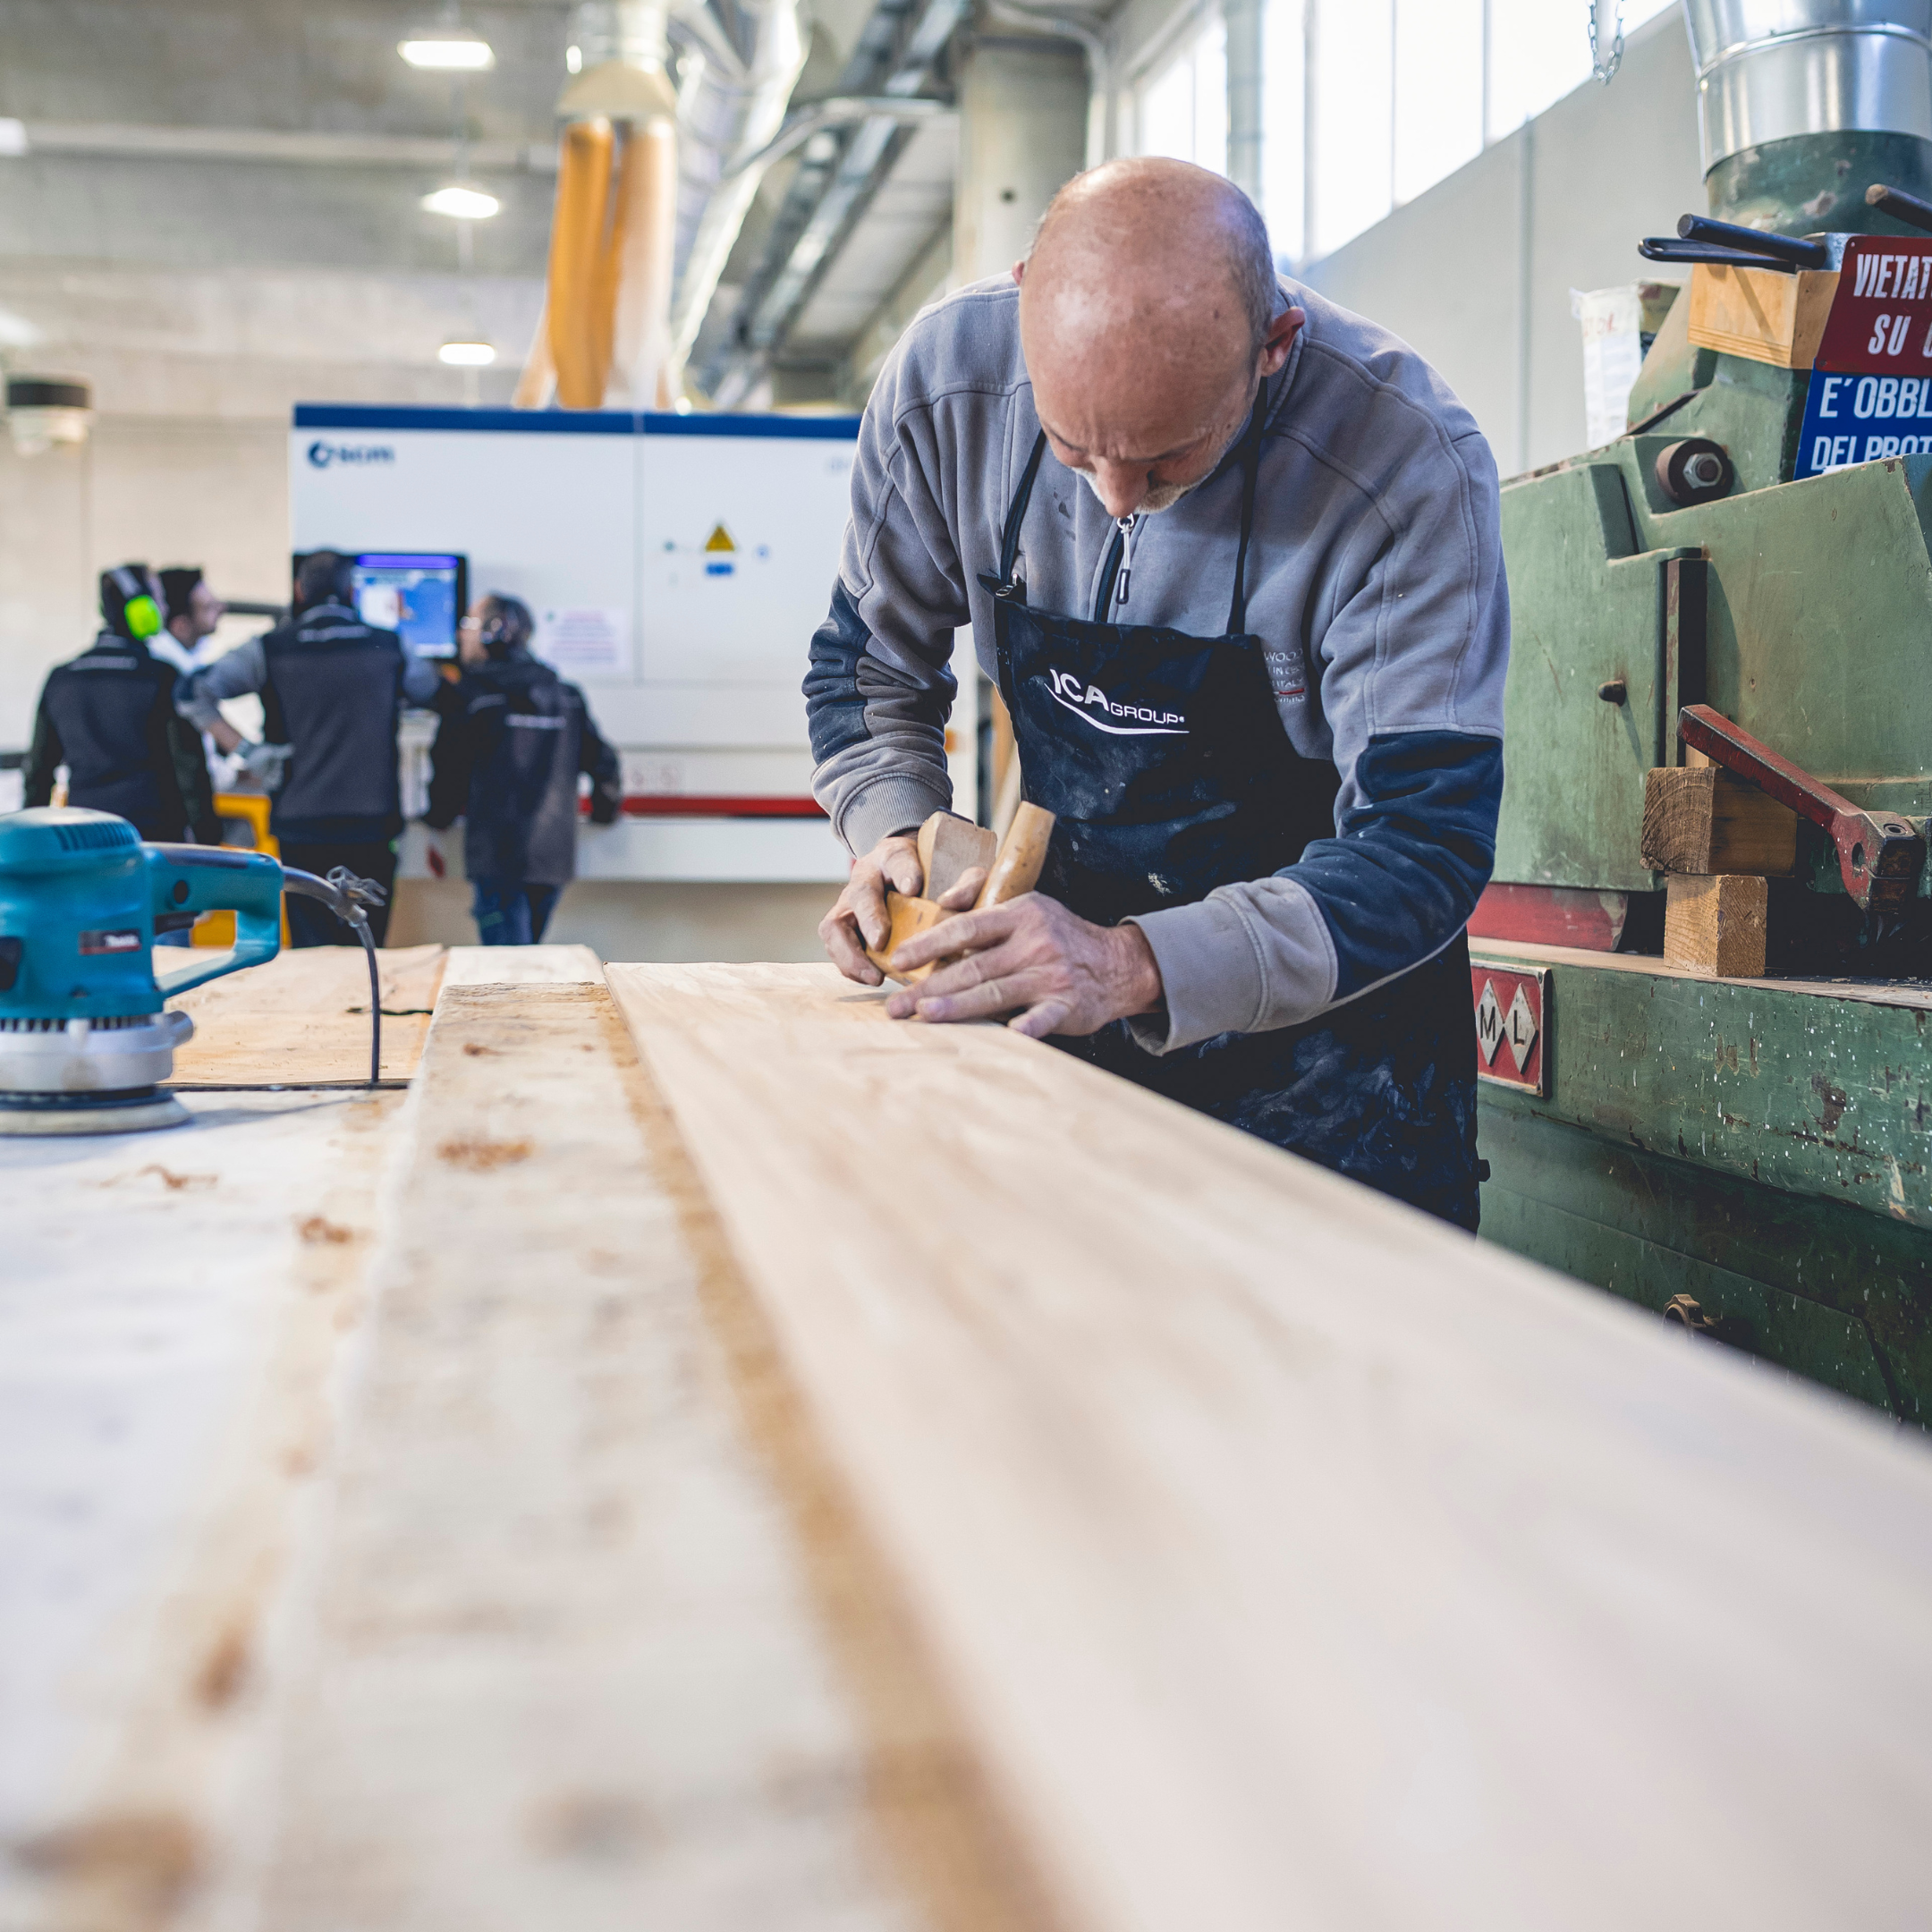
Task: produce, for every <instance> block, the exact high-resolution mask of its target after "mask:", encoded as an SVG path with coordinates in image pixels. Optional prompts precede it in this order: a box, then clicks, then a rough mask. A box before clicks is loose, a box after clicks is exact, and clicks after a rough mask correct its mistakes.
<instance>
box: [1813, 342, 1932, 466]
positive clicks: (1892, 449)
mask: <svg viewBox="0 0 1932 1932" xmlns="http://www.w3.org/2000/svg"><path fill="white" fill-rule="evenodd" d="M1927 453H1932V376H1840V375H1831V374H1827V373H1826V371H1825V370H1824V369H1813V370H1812V372H1811V386H1810V388H1809V391H1808V393H1807V394H1806V396H1805V412H1804V428H1803V429H1802V430H1801V431H1800V432H1799V447H1798V461H1797V464H1796V466H1795V467H1794V468H1793V470H1792V476H1793V477H1813V476H1823V475H1824V473H1825V472H1826V470H1844V469H1849V468H1850V467H1851V465H1852V464H1853V463H1861V462H1872V461H1873V460H1874V459H1875V458H1877V457H1880V456H1911V455H1918V454H1927Z"/></svg>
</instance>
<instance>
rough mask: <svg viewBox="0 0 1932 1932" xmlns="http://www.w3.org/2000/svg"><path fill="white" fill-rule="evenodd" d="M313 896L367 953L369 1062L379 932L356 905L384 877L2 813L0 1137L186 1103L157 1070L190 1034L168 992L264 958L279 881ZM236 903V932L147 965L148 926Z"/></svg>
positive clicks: (169, 925) (65, 816) (89, 816)
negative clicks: (303, 868)
mask: <svg viewBox="0 0 1932 1932" xmlns="http://www.w3.org/2000/svg"><path fill="white" fill-rule="evenodd" d="M284 889H286V890H287V891H290V892H294V893H301V894H304V895H305V896H307V897H309V898H313V899H318V900H319V901H321V902H322V903H323V904H325V905H326V906H327V907H328V908H329V909H330V910H331V911H333V912H335V914H336V916H337V917H338V918H340V919H343V921H344V922H345V923H347V924H348V925H349V926H350V928H352V930H353V931H355V933H356V934H357V936H359V937H360V940H361V941H362V945H363V948H364V950H365V952H366V953H368V955H369V987H370V997H369V1008H370V1020H371V1025H372V1027H373V1028H374V1029H375V1036H374V1045H373V1047H372V1051H371V1070H370V1075H369V1078H370V1080H371V1082H372V1083H373V1082H374V1081H375V1080H376V1078H377V1073H378V1072H379V1071H380V1067H381V1034H380V1029H381V1025H382V1019H381V1004H382V1003H381V999H380V997H379V993H378V989H377V987H378V983H377V971H376V950H375V943H374V941H373V939H372V938H371V937H370V935H369V920H368V918H367V917H366V915H365V913H364V911H363V908H364V907H365V906H367V905H371V904H380V903H381V901H382V897H383V894H382V889H381V887H380V886H378V885H375V884H373V883H372V882H371V881H369V880H367V879H359V878H356V877H353V876H352V874H350V873H347V872H345V871H342V870H337V871H335V872H332V873H331V874H330V875H329V877H328V878H326V879H319V878H317V877H314V876H313V875H312V874H309V873H306V872H298V871H295V870H293V869H290V868H287V867H284V866H283V865H281V864H280V863H279V862H278V861H277V860H274V859H271V858H269V857H268V856H267V854H266V853H263V852H242V851H239V850H236V849H234V848H233V847H230V846H225V845H155V844H143V843H141V838H140V834H139V833H138V832H136V831H135V829H134V827H133V826H131V825H130V824H129V823H128V822H127V820H126V819H124V818H114V816H113V815H112V814H110V813H107V812H97V811H83V810H80V809H74V808H70V807H59V806H56V807H37V808H35V809H32V810H29V811H19V812H12V813H9V814H7V815H6V816H5V817H4V818H0V1135H4V1134H99V1133H130V1132H132V1131H136V1130H138V1129H140V1128H146V1127H177V1126H180V1125H181V1124H182V1123H183V1122H185V1121H186V1120H187V1119H188V1118H189V1117H190V1116H189V1114H188V1111H187V1109H186V1108H185V1107H183V1106H182V1104H181V1102H180V1101H179V1100H177V1099H175V1098H174V1096H173V1095H172V1094H166V1093H163V1092H162V1091H161V1090H160V1089H159V1085H158V1082H160V1081H162V1080H166V1079H167V1078H168V1076H169V1075H170V1074H171V1073H172V1072H174V1049H175V1048H176V1047H179V1046H182V1044H184V1043H185V1042H186V1041H187V1040H189V1039H191V1038H192V1037H193V1035H194V1022H193V1021H191V1019H190V1018H189V1017H188V1015H187V1014H186V1013H168V1012H165V1011H164V1003H165V1001H167V1000H168V999H170V998H172V997H173V996H174V995H175V994H177V993H185V992H186V991H187V990H188V988H189V987H198V986H201V985H203V984H204V983H205V982H207V981H208V980H210V979H219V978H220V977H221V975H222V974H224V973H231V972H235V971H238V970H240V969H241V968H242V967H244V966H258V965H260V964H261V963H262V962H264V961H266V960H271V959H273V958H274V957H275V954H276V953H277V952H279V951H280V950H281V945H282V903H281V901H282V894H283V892H284ZM221 911H228V912H233V914H234V916H235V944H234V945H233V948H232V949H228V950H225V951H214V950H200V949H197V950H194V951H187V950H183V951H182V952H181V953H179V954H178V959H179V963H178V964H177V963H175V962H174V961H170V962H168V963H167V964H165V965H164V966H162V967H161V968H160V969H159V970H157V966H156V958H155V953H154V952H153V950H152V949H153V946H154V942H155V936H156V935H157V933H167V932H181V931H185V930H186V929H187V928H189V927H191V926H192V925H193V923H194V922H195V920H196V919H198V918H199V916H200V915H201V914H202V913H204V912H221Z"/></svg>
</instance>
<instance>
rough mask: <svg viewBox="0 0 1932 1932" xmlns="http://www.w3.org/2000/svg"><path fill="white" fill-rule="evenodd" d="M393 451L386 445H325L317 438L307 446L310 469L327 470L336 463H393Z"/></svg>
mask: <svg viewBox="0 0 1932 1932" xmlns="http://www.w3.org/2000/svg"><path fill="white" fill-rule="evenodd" d="M394 461H395V451H394V449H392V448H391V447H390V445H388V444H386V443H327V442H325V441H324V440H323V439H322V438H321V437H320V436H318V437H317V438H316V439H315V441H314V442H313V443H311V444H310V445H309V464H310V466H311V467H312V468H314V469H317V470H327V469H329V468H331V467H332V466H333V465H335V464H336V463H351V464H369V463H393V462H394Z"/></svg>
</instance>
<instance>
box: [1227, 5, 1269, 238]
mask: <svg viewBox="0 0 1932 1932" xmlns="http://www.w3.org/2000/svg"><path fill="white" fill-rule="evenodd" d="M1263 17H1264V10H1263V5H1262V0H1224V6H1223V8H1222V18H1223V20H1224V21H1225V22H1226V23H1227V117H1228V135H1227V171H1228V179H1229V180H1230V181H1231V182H1233V183H1234V185H1235V186H1236V187H1237V188H1239V189H1241V191H1242V192H1243V193H1245V194H1246V195H1248V196H1249V197H1250V199H1252V200H1253V202H1254V203H1255V205H1256V206H1257V207H1259V206H1260V205H1261V144H1262V140H1263V139H1264V133H1263V129H1262V125H1261V63H1262V47H1263V39H1262V20H1263Z"/></svg>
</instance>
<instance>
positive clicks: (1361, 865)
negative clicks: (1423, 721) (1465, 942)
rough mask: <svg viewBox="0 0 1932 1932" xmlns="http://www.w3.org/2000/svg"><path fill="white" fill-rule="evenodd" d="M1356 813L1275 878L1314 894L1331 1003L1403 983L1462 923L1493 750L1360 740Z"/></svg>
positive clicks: (1476, 863) (1470, 900)
mask: <svg viewBox="0 0 1932 1932" xmlns="http://www.w3.org/2000/svg"><path fill="white" fill-rule="evenodd" d="M1355 790H1356V792H1357V793H1358V794H1359V802H1358V803H1356V804H1355V805H1354V806H1352V808H1351V809H1349V810H1348V811H1347V812H1346V813H1345V814H1344V816H1343V819H1342V821H1341V824H1340V826H1339V827H1338V831H1337V835H1336V836H1335V837H1334V838H1332V839H1316V840H1313V841H1311V842H1310V843H1309V846H1308V847H1307V849H1306V850H1305V851H1304V852H1302V854H1301V858H1300V859H1299V860H1297V861H1296V862H1295V864H1294V865H1293V866H1292V867H1291V868H1290V869H1289V870H1288V872H1287V874H1286V875H1285V876H1286V877H1291V878H1293V879H1296V880H1298V881H1300V883H1301V884H1302V885H1305V886H1307V887H1308V889H1309V892H1310V893H1311V894H1313V895H1314V899H1315V902H1316V903H1317V904H1318V906H1319V907H1320V908H1321V911H1322V916H1323V918H1324V919H1326V922H1327V926H1328V931H1329V934H1330V936H1331V937H1332V938H1333V939H1334V941H1335V964H1336V976H1335V997H1336V998H1337V999H1338V1000H1342V999H1348V998H1349V997H1351V996H1352V995H1354V994H1357V993H1360V992H1361V991H1363V990H1364V989H1365V988H1366V987H1371V986H1374V985H1375V984H1376V983H1377V981H1378V980H1382V979H1389V978H1390V977H1391V976H1392V975H1394V974H1395V973H1400V972H1406V971H1407V970H1409V968H1410V967H1411V966H1414V965H1417V964H1419V962H1421V961H1423V960H1426V959H1428V958H1430V957H1432V956H1433V955H1434V954H1435V953H1438V952H1440V951H1441V950H1442V948H1443V947H1444V946H1445V945H1447V944H1448V943H1449V941H1450V940H1452V939H1453V938H1454V937H1455V936H1456V934H1457V933H1458V932H1459V931H1460V930H1461V929H1462V927H1463V926H1464V925H1465V924H1467V922H1468V920H1469V916H1470V913H1471V912H1472V911H1475V908H1476V901H1477V899H1478V898H1479V896H1480V895H1481V893H1482V889H1483V887H1484V886H1485V885H1487V884H1488V882H1489V873H1490V869H1491V868H1492V867H1493V866H1494V865H1495V863H1496V813H1497V811H1498V809H1500V808H1501V805H1502V802H1503V746H1502V743H1501V741H1499V740H1497V739H1495V738H1479V737H1464V736H1462V734H1460V733H1454V732H1395V733H1389V734H1388V735H1386V736H1384V737H1378V738H1371V739H1370V740H1369V743H1368V745H1367V747H1366V748H1365V749H1364V750H1363V752H1362V754H1361V757H1360V758H1359V759H1358V760H1357V761H1356V766H1355Z"/></svg>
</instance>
